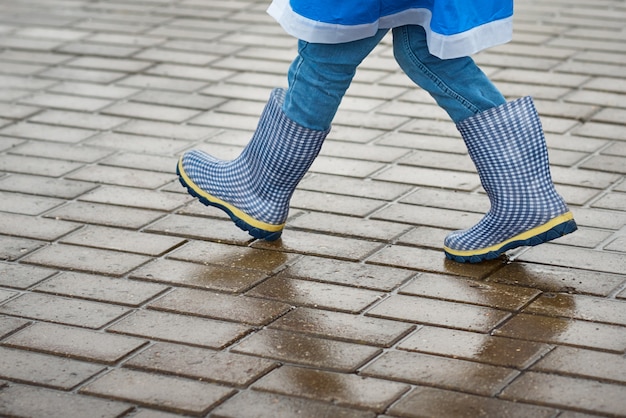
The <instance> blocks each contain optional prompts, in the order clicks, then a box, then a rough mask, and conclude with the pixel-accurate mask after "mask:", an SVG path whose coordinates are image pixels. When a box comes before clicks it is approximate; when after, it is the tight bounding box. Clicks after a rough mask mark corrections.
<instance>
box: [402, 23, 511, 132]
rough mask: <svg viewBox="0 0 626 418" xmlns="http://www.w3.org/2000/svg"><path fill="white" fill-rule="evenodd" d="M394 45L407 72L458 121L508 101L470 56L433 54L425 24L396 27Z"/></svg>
mask: <svg viewBox="0 0 626 418" xmlns="http://www.w3.org/2000/svg"><path fill="white" fill-rule="evenodd" d="M393 48H394V55H395V57H396V60H397V61H398V64H400V67H402V69H403V70H404V72H405V73H406V75H407V76H408V77H409V78H410V79H411V80H413V82H415V84H417V85H419V86H420V87H422V88H423V89H424V90H426V91H427V92H429V93H430V94H431V95H432V96H433V98H434V99H435V100H436V101H437V103H438V104H439V106H441V107H442V108H443V109H444V110H445V111H446V112H448V114H449V115H450V117H451V118H452V120H453V121H454V122H460V121H462V120H463V119H466V118H468V117H470V116H473V115H475V114H477V113H480V112H483V111H485V110H487V109H491V108H492V107H496V106H499V105H501V104H504V103H505V99H504V97H503V96H502V94H501V93H500V91H499V90H498V89H497V88H496V87H495V86H494V85H493V83H492V82H491V81H490V80H489V78H487V76H486V75H485V74H484V73H483V72H482V70H481V69H480V68H478V66H477V65H476V64H475V63H474V60H472V59H471V58H470V57H464V58H455V59H450V60H442V59H440V58H437V57H435V56H433V55H431V54H430V53H429V52H428V46H427V44H426V33H425V32H424V29H423V28H422V27H421V26H402V27H399V28H395V29H394V30H393Z"/></svg>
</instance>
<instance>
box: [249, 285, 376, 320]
mask: <svg viewBox="0 0 626 418" xmlns="http://www.w3.org/2000/svg"><path fill="white" fill-rule="evenodd" d="M247 294H248V295H250V296H256V297H262V298H268V299H274V300H279V301H284V302H286V303H290V304H293V305H298V306H308V307H320V308H322V309H332V310H338V311H342V312H349V313H358V312H362V311H363V310H364V309H365V308H367V307H368V306H369V305H371V304H373V303H374V302H376V301H378V300H379V299H380V298H382V297H383V294H382V293H380V292H376V291H373V290H366V289H356V288H352V287H346V286H338V285H334V284H328V283H318V282H312V281H308V280H299V279H289V278H286V277H272V278H270V279H268V280H266V281H265V282H263V283H261V284H259V285H257V286H255V287H254V289H252V290H250V291H249V292H248V293H247Z"/></svg>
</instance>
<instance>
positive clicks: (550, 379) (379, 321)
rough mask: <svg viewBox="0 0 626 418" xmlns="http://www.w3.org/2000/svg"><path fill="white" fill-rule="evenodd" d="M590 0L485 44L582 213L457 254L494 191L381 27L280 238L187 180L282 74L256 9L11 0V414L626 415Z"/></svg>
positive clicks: (609, 36) (608, 71) (620, 13)
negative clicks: (188, 157)
mask: <svg viewBox="0 0 626 418" xmlns="http://www.w3.org/2000/svg"><path fill="white" fill-rule="evenodd" d="M592 3H593V4H591V3H590V2H583V1H563V0H541V1H538V0H537V1H531V0H520V1H518V2H517V5H516V8H517V14H516V18H515V37H514V40H513V42H512V43H510V44H507V45H504V46H501V47H497V48H494V49H492V50H490V51H485V52H483V53H481V54H479V55H477V56H476V60H477V61H478V62H479V63H480V64H481V65H482V67H483V68H484V70H485V71H486V72H487V73H488V74H489V75H490V76H491V77H492V79H493V80H495V82H496V83H497V85H498V86H499V87H500V88H501V90H502V91H503V92H504V93H505V95H506V96H507V98H509V99H514V98H517V97H520V96H522V95H527V94H530V95H532V96H533V97H534V99H535V102H536V105H537V108H538V109H539V112H540V114H541V115H542V120H543V124H544V128H545V130H546V135H547V142H548V146H549V152H550V159H551V164H552V173H553V177H554V180H555V182H556V184H557V189H558V190H559V191H560V193H561V194H562V195H563V196H564V197H565V198H566V200H567V202H568V203H569V205H570V206H571V208H572V211H573V212H574V215H575V217H576V220H577V222H578V225H579V228H580V229H579V231H578V232H576V233H575V234H572V235H570V236H567V237H564V238H561V239H559V240H557V241H554V242H552V243H549V244H546V245H542V246H540V247H534V248H523V249H518V250H516V251H513V252H511V253H510V254H509V258H508V259H506V260H505V259H500V260H495V261H491V262H487V263H483V264H479V265H463V264H457V263H454V262H451V261H448V260H446V259H445V257H444V255H443V252H442V240H443V237H444V236H445V235H446V234H447V233H448V232H449V231H450V230H453V229H457V228H465V227H468V226H470V225H472V224H473V223H474V222H475V221H477V220H478V219H479V218H480V217H481V214H482V213H484V211H486V210H487V209H488V201H487V199H486V197H485V195H484V194H483V192H482V191H481V188H480V183H479V179H478V176H477V175H476V173H475V172H474V169H473V166H472V165H471V162H470V160H469V157H468V156H467V154H466V152H465V148H464V145H463V143H462V141H461V139H460V137H459V135H458V133H457V132H456V130H455V127H454V125H453V124H452V123H451V122H450V121H449V120H448V119H447V118H446V116H445V114H444V113H443V111H442V110H441V109H439V108H438V107H437V106H435V105H434V102H433V101H432V100H431V99H430V98H429V97H428V96H427V95H426V94H425V93H424V92H423V91H421V90H419V89H417V88H415V87H414V86H413V85H412V84H411V83H410V82H409V80H408V79H407V78H406V77H405V76H404V75H403V74H402V72H401V71H400V70H399V68H398V66H397V64H396V63H395V61H394V59H393V56H392V51H391V44H390V38H387V39H385V40H384V41H383V43H382V44H381V45H380V46H379V47H378V48H376V49H375V51H374V52H373V53H372V55H371V56H370V57H368V58H367V59H366V61H365V62H364V63H363V65H362V67H361V68H360V69H359V72H358V73H357V75H356V77H355V81H354V83H353V85H352V86H351V88H350V90H349V92H348V95H347V97H346V98H345V100H344V102H343V103H342V106H341V109H340V111H339V113H338V115H337V118H336V121H335V124H334V128H333V131H332V133H331V135H330V137H329V138H328V140H327V141H326V143H325V144H324V147H323V149H322V153H321V156H320V157H319V158H318V159H317V160H316V161H315V163H314V165H313V167H312V169H311V171H310V173H309V174H308V175H307V177H306V178H305V179H304V181H303V182H302V183H301V185H300V187H299V188H298V190H297V191H296V193H295V195H294V198H293V200H292V210H291V213H290V219H289V222H288V227H287V229H286V231H285V232H284V234H283V238H282V239H281V240H280V241H277V242H273V243H269V242H260V241H253V240H251V239H250V237H249V236H248V235H247V234H246V233H244V232H242V231H240V230H238V229H237V228H235V227H234V226H233V225H232V224H231V222H230V221H228V220H227V219H226V218H225V216H224V215H223V214H221V213H220V212H219V211H217V210H214V209H209V208H206V207H204V206H203V205H201V204H199V203H198V202H197V201H194V200H193V199H192V198H191V197H190V196H188V195H187V194H186V193H185V191H184V189H183V188H182V187H181V186H180V185H179V184H178V182H177V179H176V175H175V173H174V169H175V164H176V161H177V156H178V155H180V153H182V152H183V151H185V150H187V149H190V148H201V149H204V150H208V151H210V152H211V153H213V154H214V155H217V156H219V157H222V158H232V157H234V156H236V155H237V154H238V153H239V152H240V150H241V149H242V147H243V146H244V145H245V144H246V142H247V141H248V139H249V137H250V135H251V133H252V131H253V130H254V127H255V125H256V122H257V118H258V115H259V114H260V112H261V110H262V108H263V105H264V103H265V101H266V100H267V98H268V96H269V92H270V91H271V89H272V88H273V87H284V86H285V84H286V80H285V72H286V70H287V68H288V65H289V63H290V61H291V59H292V58H293V56H294V51H295V42H294V40H293V39H292V38H290V37H289V36H287V35H285V34H284V33H283V31H282V29H281V28H280V27H279V26H278V25H277V24H276V23H274V22H273V21H272V20H271V19H270V18H269V17H268V16H267V15H266V14H265V8H266V7H267V5H268V1H262V2H253V1H245V0H240V1H224V0H222V1H212V0H133V1H122V0H117V1H116V0H106V1H105V0H103V1H99V0H2V1H0V89H1V90H0V258H1V259H2V261H1V262H0V415H1V416H20V417H96V416H97V417H138V418H139V417H141V418H145V417H155V418H165V417H173V416H211V417H242V418H246V417H272V418H275V417H288V418H291V417H333V418H334V417H380V418H383V417H385V418H390V417H478V416H485V417H559V418H582V417H593V416H626V356H625V353H626V273H625V272H626V226H625V225H626V181H625V180H624V175H625V174H626V129H625V126H626V124H625V122H624V121H625V120H626V59H625V57H626V42H625V41H626V28H625V27H624V21H625V20H626V3H625V2H624V1H618V0H597V1H594V2H592Z"/></svg>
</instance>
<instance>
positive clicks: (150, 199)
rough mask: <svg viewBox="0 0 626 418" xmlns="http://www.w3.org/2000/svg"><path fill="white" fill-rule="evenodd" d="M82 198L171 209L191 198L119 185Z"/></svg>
mask: <svg viewBox="0 0 626 418" xmlns="http://www.w3.org/2000/svg"><path fill="white" fill-rule="evenodd" d="M81 200H83V201H86V202H92V203H104V204H113V205H121V206H129V207H137V208H141V209H154V210H162V211H170V210H173V209H176V208H177V207H179V206H181V205H183V204H184V203H185V202H187V201H189V200H191V198H190V197H187V196H182V195H176V194H171V193H168V194H163V193H158V192H156V191H152V190H144V189H134V188H130V187H119V186H101V187H99V188H97V189H96V190H94V191H92V192H89V193H87V194H85V195H83V196H82V197H81Z"/></svg>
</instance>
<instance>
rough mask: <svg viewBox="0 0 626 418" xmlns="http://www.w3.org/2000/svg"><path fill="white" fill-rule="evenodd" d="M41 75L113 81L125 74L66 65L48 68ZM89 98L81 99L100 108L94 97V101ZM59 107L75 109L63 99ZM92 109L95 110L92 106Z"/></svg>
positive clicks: (87, 80) (95, 81)
mask: <svg viewBox="0 0 626 418" xmlns="http://www.w3.org/2000/svg"><path fill="white" fill-rule="evenodd" d="M41 75H42V76H44V77H47V78H55V79H59V80H68V81H82V82H87V83H102V84H108V83H114V82H115V81H118V80H120V79H122V78H124V76H125V74H124V73H120V72H117V71H102V70H96V69H83V68H68V67H54V68H51V69H49V70H46V71H44V72H42V73H41ZM90 99H91V98H89V99H82V101H84V102H87V101H89V102H91V106H92V107H93V106H97V107H98V109H100V108H101V107H102V106H98V102H96V101H95V100H96V99H92V100H94V101H90ZM46 103H49V99H46ZM59 107H61V108H68V109H77V110H78V108H77V107H74V106H73V105H72V104H71V103H68V102H67V101H63V103H62V104H61V106H59ZM92 110H96V109H95V108H92Z"/></svg>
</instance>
